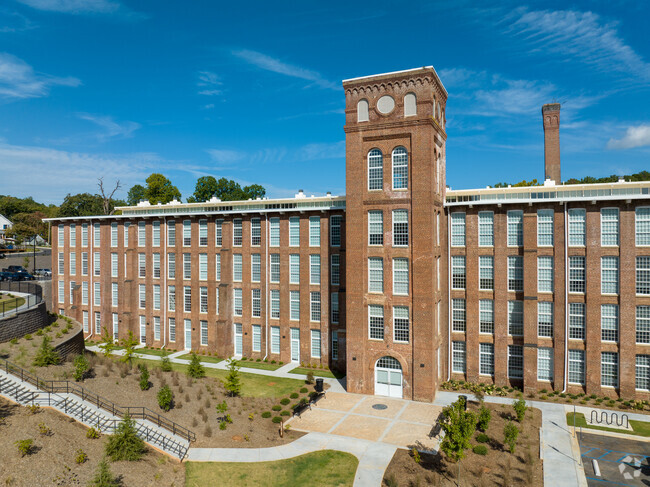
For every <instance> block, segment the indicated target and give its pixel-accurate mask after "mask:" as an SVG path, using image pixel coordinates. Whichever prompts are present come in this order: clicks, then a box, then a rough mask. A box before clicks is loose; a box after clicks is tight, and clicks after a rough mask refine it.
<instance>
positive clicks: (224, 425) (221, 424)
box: [219, 421, 228, 431]
mask: <svg viewBox="0 0 650 487" xmlns="http://www.w3.org/2000/svg"><path fill="white" fill-rule="evenodd" d="M227 427H228V424H227V423H226V422H225V421H222V422H221V423H219V429H220V430H222V431H223V430H225V429H226V428H227Z"/></svg>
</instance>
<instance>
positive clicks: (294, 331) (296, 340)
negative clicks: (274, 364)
mask: <svg viewBox="0 0 650 487" xmlns="http://www.w3.org/2000/svg"><path fill="white" fill-rule="evenodd" d="M291 361H292V362H300V329H299V328H291Z"/></svg>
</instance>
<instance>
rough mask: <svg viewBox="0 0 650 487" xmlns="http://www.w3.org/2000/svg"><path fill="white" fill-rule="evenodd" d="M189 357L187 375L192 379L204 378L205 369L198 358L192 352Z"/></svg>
mask: <svg viewBox="0 0 650 487" xmlns="http://www.w3.org/2000/svg"><path fill="white" fill-rule="evenodd" d="M191 356H192V358H191V359H190V364H189V365H188V366H187V375H188V376H189V377H191V378H193V379H200V378H202V377H205V367H203V364H202V363H201V360H200V359H199V356H198V355H197V354H196V353H194V352H192V353H191Z"/></svg>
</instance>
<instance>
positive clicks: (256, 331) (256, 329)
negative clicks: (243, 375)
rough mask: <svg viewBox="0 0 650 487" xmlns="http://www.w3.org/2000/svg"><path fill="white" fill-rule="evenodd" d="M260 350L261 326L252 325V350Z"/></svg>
mask: <svg viewBox="0 0 650 487" xmlns="http://www.w3.org/2000/svg"><path fill="white" fill-rule="evenodd" d="M261 351H262V327H261V326H260V325H253V352H261Z"/></svg>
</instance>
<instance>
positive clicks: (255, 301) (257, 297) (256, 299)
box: [251, 289, 262, 318]
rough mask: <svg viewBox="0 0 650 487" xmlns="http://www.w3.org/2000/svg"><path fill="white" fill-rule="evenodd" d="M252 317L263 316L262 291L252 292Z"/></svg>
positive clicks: (254, 290) (255, 290)
mask: <svg viewBox="0 0 650 487" xmlns="http://www.w3.org/2000/svg"><path fill="white" fill-rule="evenodd" d="M251 300H252V301H251V316H252V317H253V318H260V317H261V316H262V291H261V289H253V290H252V291H251Z"/></svg>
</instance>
